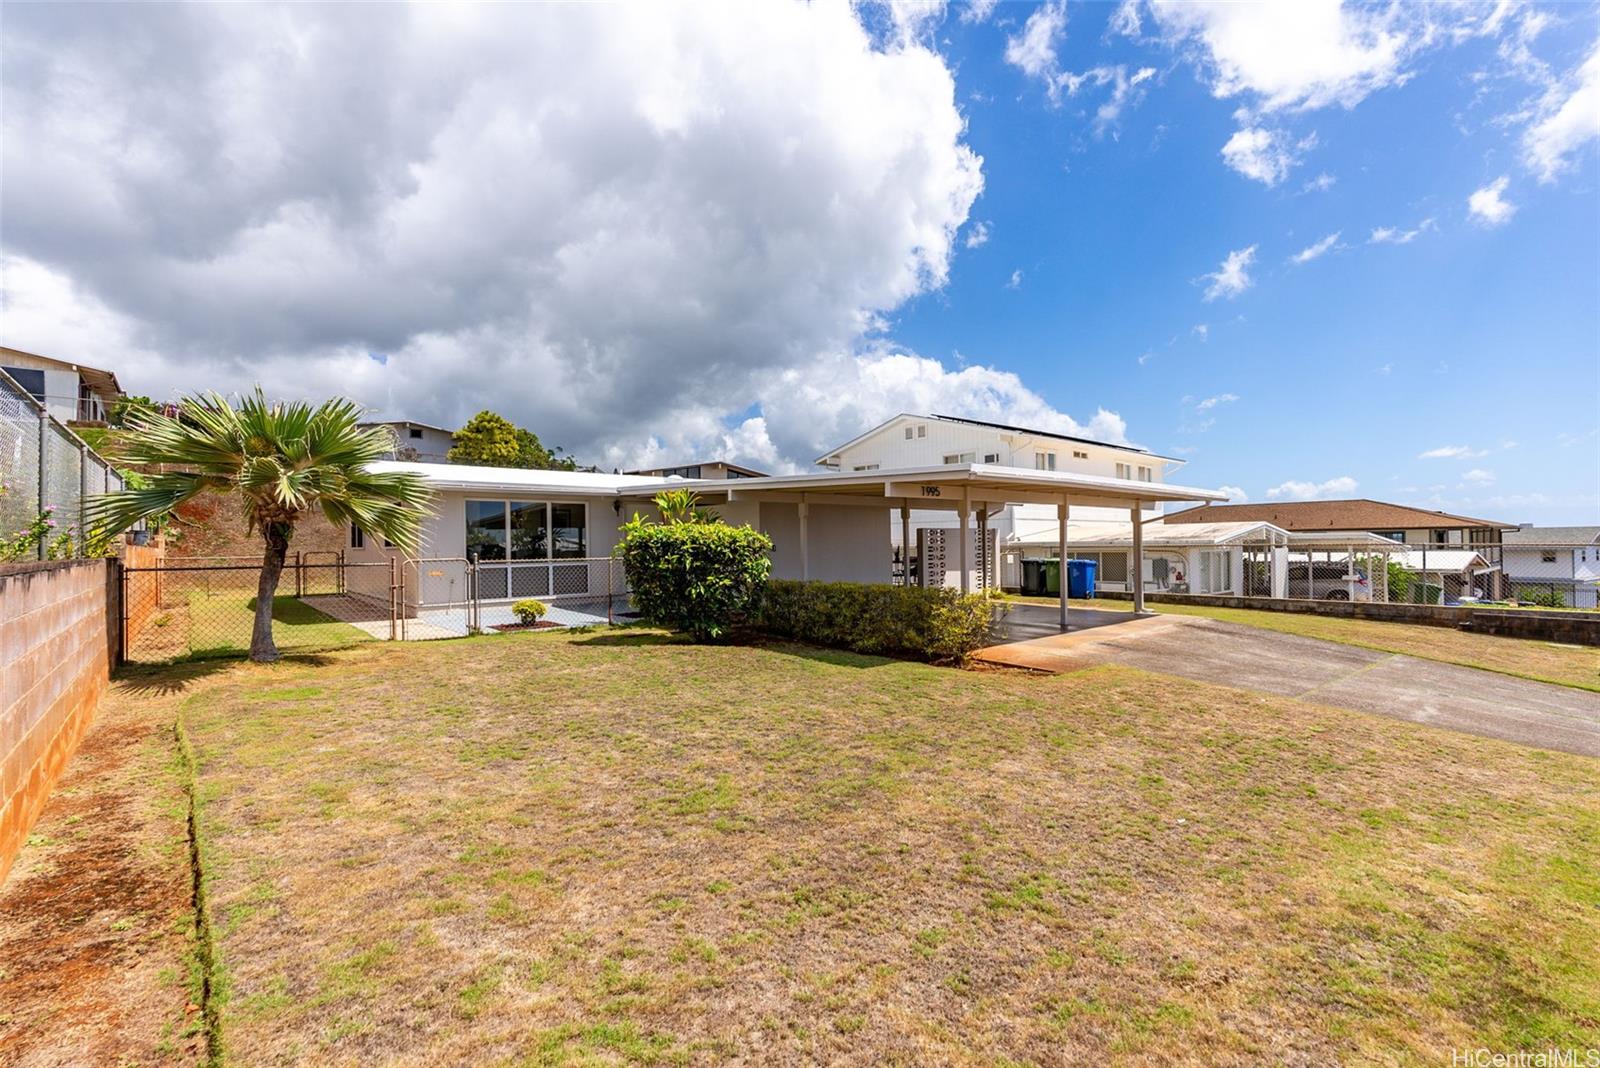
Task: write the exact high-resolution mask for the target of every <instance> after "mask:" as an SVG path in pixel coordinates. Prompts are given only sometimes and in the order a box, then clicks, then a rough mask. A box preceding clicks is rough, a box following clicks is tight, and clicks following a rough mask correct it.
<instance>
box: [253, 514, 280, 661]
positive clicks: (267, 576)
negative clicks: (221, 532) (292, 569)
mask: <svg viewBox="0 0 1600 1068" xmlns="http://www.w3.org/2000/svg"><path fill="white" fill-rule="evenodd" d="M261 533H262V535H263V536H264V537H265V538H266V540H267V548H266V551H265V552H263V553H262V554H261V581H260V583H259V584H258V585H257V586H256V623H255V629H254V630H253V631H251V633H250V659H251V660H254V661H256V662H257V663H271V662H272V661H274V660H276V659H278V646H277V644H276V643H275V642H273V640H272V598H273V596H274V595H275V594H276V593H277V592H278V577H279V576H280V575H282V574H283V561H284V558H285V557H286V556H288V554H289V526H288V524H286V523H264V524H262V529H261Z"/></svg>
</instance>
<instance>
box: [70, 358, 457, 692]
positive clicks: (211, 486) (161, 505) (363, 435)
mask: <svg viewBox="0 0 1600 1068" xmlns="http://www.w3.org/2000/svg"><path fill="white" fill-rule="evenodd" d="M180 410H181V415H180V416H179V417H178V418H172V417H170V416H167V415H165V414H163V413H161V412H160V411H156V410H146V411H138V412H134V413H132V414H131V415H130V416H129V421H128V429H127V430H126V431H125V432H124V433H123V434H122V435H121V436H120V438H119V441H118V444H117V446H116V453H117V457H118V458H119V459H120V460H122V461H123V462H126V463H130V464H142V465H152V466H153V467H154V469H155V470H156V471H157V472H158V473H156V474H153V475H149V476H147V477H146V478H145V479H144V480H143V485H141V486H139V487H137V488H132V487H130V488H128V489H124V490H120V491H118V492H115V493H107V494H102V495H100V496H98V497H95V498H92V499H91V500H90V502H89V515H90V519H91V524H92V526H93V527H95V528H96V530H97V533H98V534H99V535H100V536H102V537H104V536H107V535H115V534H118V533H121V532H122V531H124V530H127V529H128V528H129V527H131V526H132V525H133V524H134V523H136V522H138V521H139V520H141V519H149V518H152V517H156V516H164V515H167V514H169V513H170V512H171V511H172V510H173V509H174V508H176V507H178V506H179V505H180V504H183V503H184V502H185V501H187V500H189V499H190V498H192V497H194V496H196V495H197V494H200V493H204V492H205V491H207V490H216V491H219V492H223V493H230V494H235V495H237V496H238V498H239V503H240V505H241V510H242V511H243V513H244V521H245V526H246V528H247V529H248V530H249V531H251V532H254V531H260V532H261V536H262V538H263V540H264V541H265V543H266V545H265V550H264V551H263V553H262V556H261V578H260V583H259V585H258V587H257V590H256V605H255V627H254V630H253V631H252V633H251V637H250V659H251V660H258V661H271V660H276V659H278V647H277V645H276V644H275V643H274V642H273V640H272V598H273V595H274V594H275V593H276V591H277V588H278V577H279V576H280V575H281V574H282V573H283V564H284V558H285V557H286V556H287V555H288V551H289V539H290V538H291V537H293V536H294V528H295V524H296V523H298V522H299V521H300V520H302V519H304V518H305V517H306V516H307V515H309V514H310V513H311V512H312V510H313V509H317V510H320V511H321V512H322V514H323V515H325V516H327V518H328V520H329V521H330V522H332V523H334V524H335V525H338V526H344V525H345V524H354V525H355V526H357V527H359V528H361V530H363V531H365V532H366V533H367V534H370V535H374V536H377V537H382V538H385V539H387V540H388V541H390V542H393V543H394V544H395V545H398V546H399V547H400V548H402V549H404V550H405V551H407V552H414V551H415V550H416V548H417V544H418V541H419V539H420V537H421V533H422V517H423V513H424V510H425V509H426V507H427V505H428V502H429V501H430V500H431V497H432V495H431V493H430V492H429V490H428V487H427V484H426V483H425V482H424V481H423V480H422V478H421V477H420V476H418V475H416V474H412V473H398V472H394V473H390V472H375V471H371V470H369V469H368V465H370V464H371V463H372V462H373V461H374V460H381V459H383V458H384V457H385V455H387V454H388V453H390V452H391V451H392V450H393V449H394V447H395V444H394V436H393V432H392V431H390V430H389V429H388V428H386V427H379V428H369V429H363V428H362V427H360V426H358V425H357V420H359V419H360V417H361V409H360V408H358V407H357V406H356V405H355V404H354V403H352V402H351V401H348V400H344V399H342V398H335V399H333V400H329V401H325V402H323V403H322V404H320V405H317V406H315V407H313V406H312V405H310V404H306V403H302V402H293V403H273V402H269V401H268V400H267V398H266V396H265V395H264V394H263V393H262V392H261V388H260V387H259V386H258V387H256V389H255V391H254V392H253V393H251V394H249V395H248V396H245V397H242V398H240V400H239V402H238V406H237V407H235V406H234V405H232V404H230V403H229V402H228V401H227V400H226V399H225V398H223V397H221V396H218V395H217V394H215V393H207V394H204V395H201V396H198V397H189V398H185V399H184V401H183V403H182V404H181V406H180Z"/></svg>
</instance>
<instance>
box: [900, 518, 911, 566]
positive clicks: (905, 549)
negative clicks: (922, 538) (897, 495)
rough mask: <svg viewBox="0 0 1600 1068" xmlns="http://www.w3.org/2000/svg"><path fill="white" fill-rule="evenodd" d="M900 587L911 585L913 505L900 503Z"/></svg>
mask: <svg viewBox="0 0 1600 1068" xmlns="http://www.w3.org/2000/svg"><path fill="white" fill-rule="evenodd" d="M900 585H902V586H909V585H911V504H910V502H908V501H901V502H900Z"/></svg>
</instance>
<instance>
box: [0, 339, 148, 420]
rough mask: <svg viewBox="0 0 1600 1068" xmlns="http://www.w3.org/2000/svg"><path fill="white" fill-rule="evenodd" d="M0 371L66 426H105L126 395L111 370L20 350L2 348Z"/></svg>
mask: <svg viewBox="0 0 1600 1068" xmlns="http://www.w3.org/2000/svg"><path fill="white" fill-rule="evenodd" d="M0 370H3V371H5V373H6V374H8V375H10V376H11V377H12V378H14V379H16V380H17V384H18V385H20V386H21V387H22V388H23V389H25V390H27V391H28V392H29V393H31V394H33V397H34V399H35V400H37V401H39V402H40V403H42V404H43V405H44V406H45V407H46V408H48V409H49V410H50V414H51V415H53V416H55V417H56V418H57V419H59V420H61V421H62V422H63V423H99V424H101V425H104V424H105V422H106V421H107V420H108V419H110V418H111V406H112V405H113V404H114V403H116V401H117V400H118V398H120V397H122V396H123V392H122V387H121V386H119V385H117V376H116V375H114V374H112V373H111V372H110V371H103V370H101V369H100V368H98V367H86V366H84V365H83V364H79V363H72V362H70V361H67V360H58V359H55V358H54V357H51V356H39V355H37V354H35V353H32V352H23V351H21V350H20V349H10V348H5V347H4V346H0Z"/></svg>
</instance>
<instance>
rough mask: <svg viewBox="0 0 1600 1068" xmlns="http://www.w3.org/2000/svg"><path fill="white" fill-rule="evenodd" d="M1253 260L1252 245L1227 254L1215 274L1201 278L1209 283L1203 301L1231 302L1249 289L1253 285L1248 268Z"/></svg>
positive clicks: (1253, 249)
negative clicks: (1220, 299)
mask: <svg viewBox="0 0 1600 1068" xmlns="http://www.w3.org/2000/svg"><path fill="white" fill-rule="evenodd" d="M1255 258H1256V246H1254V245H1251V246H1250V247H1249V248H1241V249H1236V250H1234V251H1233V252H1230V253H1228V258H1227V259H1225V260H1223V261H1222V263H1221V264H1219V265H1218V267H1217V270H1216V271H1215V272H1213V273H1211V274H1208V275H1203V276H1202V277H1203V278H1206V279H1209V280H1210V282H1211V285H1210V286H1208V287H1207V288H1206V297H1205V299H1206V300H1216V299H1217V298H1218V297H1226V298H1227V299H1229V300H1232V299H1233V298H1234V297H1237V296H1238V295H1239V294H1240V293H1243V292H1244V291H1245V290H1247V289H1249V288H1250V286H1251V285H1252V284H1253V283H1252V282H1251V279H1250V273H1249V270H1248V268H1249V266H1250V265H1251V264H1252V263H1254V262H1255Z"/></svg>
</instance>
